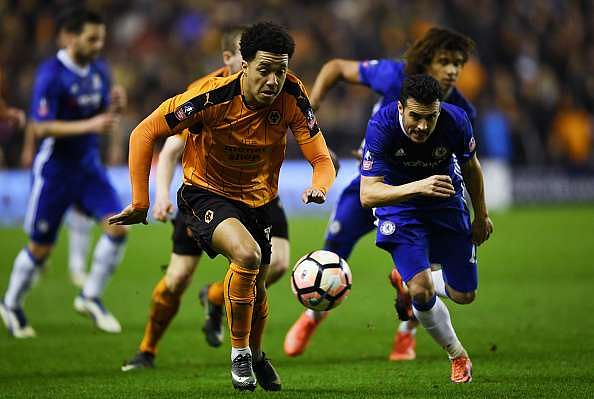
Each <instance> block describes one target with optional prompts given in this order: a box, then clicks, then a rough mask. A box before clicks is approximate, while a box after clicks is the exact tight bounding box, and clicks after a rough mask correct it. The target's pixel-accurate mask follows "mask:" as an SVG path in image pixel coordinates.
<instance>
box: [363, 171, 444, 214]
mask: <svg viewBox="0 0 594 399" xmlns="http://www.w3.org/2000/svg"><path fill="white" fill-rule="evenodd" d="M455 193H456V192H455V190H454V186H453V185H452V179H451V178H450V177H449V176H447V175H434V176H429V177H427V178H426V179H423V180H417V181H414V182H411V183H407V184H402V185H400V186H392V185H389V184H386V183H384V177H383V176H361V189H360V192H359V196H360V200H361V205H362V206H363V207H364V208H376V207H380V206H387V205H394V204H397V203H399V202H403V201H406V200H408V199H411V198H413V197H416V196H419V195H422V196H427V197H434V198H448V197H451V196H452V195H454V194H455Z"/></svg>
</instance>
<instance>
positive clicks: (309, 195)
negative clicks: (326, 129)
mask: <svg viewBox="0 0 594 399" xmlns="http://www.w3.org/2000/svg"><path fill="white" fill-rule="evenodd" d="M299 147H300V148H301V152H302V153H303V156H304V157H305V159H307V160H308V161H309V163H310V164H311V166H312V168H313V174H312V179H311V187H308V188H307V189H305V191H304V192H303V194H302V195H301V200H302V201H303V203H305V204H307V203H310V202H315V203H317V204H322V203H324V202H325V201H326V193H327V192H328V190H329V189H330V186H332V183H334V180H335V179H336V170H335V169H334V165H333V164H332V159H331V157H330V153H329V152H328V147H327V146H326V141H325V140H324V136H322V134H321V133H318V134H316V136H315V138H314V139H313V140H311V141H309V142H307V143H305V144H300V145H299Z"/></svg>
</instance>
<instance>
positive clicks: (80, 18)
mask: <svg viewBox="0 0 594 399" xmlns="http://www.w3.org/2000/svg"><path fill="white" fill-rule="evenodd" d="M87 23H88V24H97V25H104V24H105V22H104V19H103V17H102V16H101V14H99V13H97V12H95V11H91V10H88V9H86V8H83V7H78V6H74V7H70V8H67V9H65V10H64V11H62V12H61V13H60V14H59V15H58V17H57V22H56V25H57V27H58V31H61V30H63V31H65V32H70V33H76V34H79V33H81V32H82V30H83V28H84V26H85V24H87Z"/></svg>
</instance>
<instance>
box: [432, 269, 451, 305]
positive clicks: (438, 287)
mask: <svg viewBox="0 0 594 399" xmlns="http://www.w3.org/2000/svg"><path fill="white" fill-rule="evenodd" d="M431 277H432V278H433V287H434V288H435V293H436V294H437V295H439V296H440V297H442V298H448V293H447V291H446V286H445V280H444V279H443V271H442V270H441V269H440V270H434V271H432V272H431Z"/></svg>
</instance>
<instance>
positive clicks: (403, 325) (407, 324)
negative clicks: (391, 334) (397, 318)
mask: <svg viewBox="0 0 594 399" xmlns="http://www.w3.org/2000/svg"><path fill="white" fill-rule="evenodd" d="M398 331H400V332H403V333H411V334H413V335H415V334H416V333H417V326H416V324H415V323H414V322H411V321H410V320H407V321H401V322H400V324H399V325H398Z"/></svg>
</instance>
